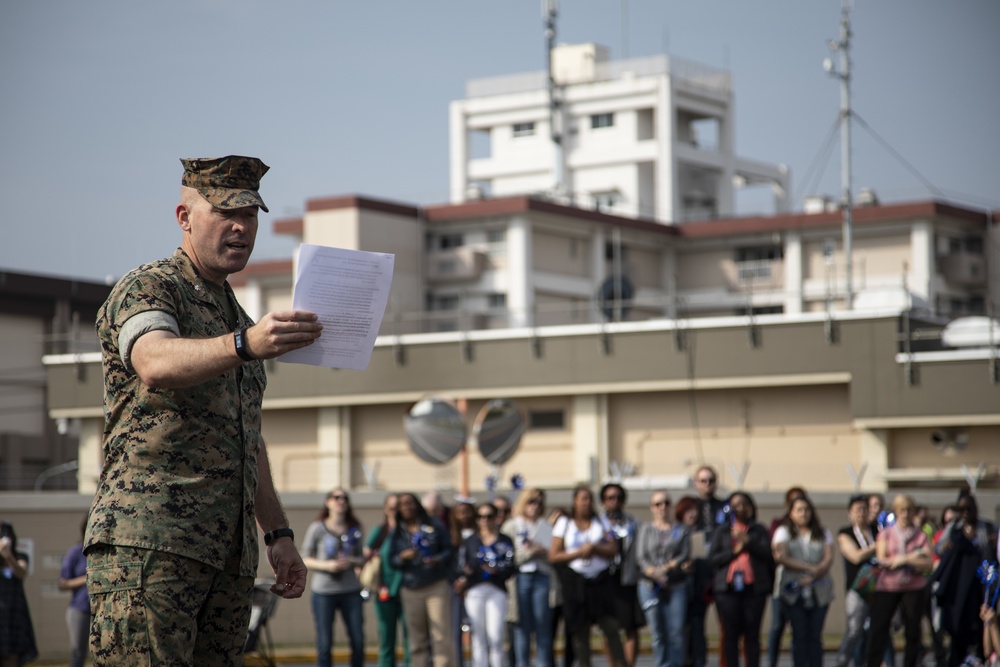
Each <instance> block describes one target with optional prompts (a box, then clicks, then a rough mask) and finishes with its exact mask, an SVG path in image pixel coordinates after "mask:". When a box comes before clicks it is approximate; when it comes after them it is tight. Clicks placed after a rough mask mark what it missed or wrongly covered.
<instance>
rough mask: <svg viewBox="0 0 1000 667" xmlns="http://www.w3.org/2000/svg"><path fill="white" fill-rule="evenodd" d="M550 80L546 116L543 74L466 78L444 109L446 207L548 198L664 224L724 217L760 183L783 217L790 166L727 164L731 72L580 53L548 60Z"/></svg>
mask: <svg viewBox="0 0 1000 667" xmlns="http://www.w3.org/2000/svg"><path fill="white" fill-rule="evenodd" d="M552 78H553V80H554V82H555V88H554V98H555V101H556V104H555V105H552V109H553V110H552V111H551V113H550V95H549V92H548V85H547V84H548V73H547V72H530V73H526V74H517V75H512V76H502V77H494V78H489V79H477V80H473V81H470V82H469V84H468V86H467V91H466V99H464V100H458V101H454V102H452V104H451V119H450V132H451V155H450V161H451V186H450V191H451V202H452V203H460V202H463V201H468V200H472V199H477V198H481V197H484V196H487V197H505V196H509V195H523V194H533V195H538V194H545V195H547V196H550V197H554V198H555V199H556V200H557V201H561V202H564V203H572V204H575V205H577V206H582V207H585V208H599V209H601V210H606V211H611V212H614V213H616V214H620V215H628V216H634V217H637V218H644V219H649V220H655V221H657V222H660V223H665V224H672V223H677V222H685V221H688V220H702V219H709V218H717V217H729V216H732V215H733V214H734V213H735V210H734V208H735V205H734V198H735V188H736V184H739V185H740V186H741V187H743V186H747V185H757V184H764V185H768V186H770V187H772V188H773V190H774V202H775V203H774V209H775V212H777V213H780V212H784V211H786V210H787V206H788V192H789V186H790V183H789V180H790V179H789V173H788V170H787V168H786V167H784V166H783V165H769V164H763V163H760V162H755V161H753V160H747V159H744V158H739V157H737V156H736V154H735V151H734V141H733V124H734V120H733V118H734V109H733V92H732V86H731V81H730V74H729V72H726V71H724V70H719V69H715V68H711V67H708V66H705V65H701V64H698V63H693V62H687V61H683V60H680V59H677V58H672V57H667V56H655V57H650V58H638V59H632V60H622V61H609V60H608V52H607V49H606V48H604V47H601V46H598V45H596V44H578V45H563V46H558V47H556V48H555V49H554V50H553V52H552ZM554 135H555V136H559V137H561V141H559V142H556V141H554V140H553V136H554Z"/></svg>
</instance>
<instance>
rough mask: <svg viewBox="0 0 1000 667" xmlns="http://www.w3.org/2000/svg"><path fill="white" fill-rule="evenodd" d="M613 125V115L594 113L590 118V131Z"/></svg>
mask: <svg viewBox="0 0 1000 667" xmlns="http://www.w3.org/2000/svg"><path fill="white" fill-rule="evenodd" d="M614 124H615V115H614V114H613V113H595V114H593V115H592V116H591V117H590V129H592V130H596V129H598V128H601V127H612V126H614Z"/></svg>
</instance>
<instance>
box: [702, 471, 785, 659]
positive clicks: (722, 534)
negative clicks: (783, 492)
mask: <svg viewBox="0 0 1000 667" xmlns="http://www.w3.org/2000/svg"><path fill="white" fill-rule="evenodd" d="M729 507H730V509H731V511H730V521H729V524H728V526H727V525H726V524H722V525H720V526H719V527H718V528H716V530H715V533H714V534H713V535H712V547H711V549H709V563H710V564H711V566H712V568H713V570H714V575H713V580H712V590H713V592H714V593H715V606H716V609H717V610H718V612H719V620H720V621H721V623H722V626H723V630H724V635H725V639H724V640H723V646H722V650H723V652H724V654H725V658H726V665H727V666H728V667H738V666H739V659H740V655H739V654H740V651H739V645H740V637H743V642H744V647H745V655H746V667H758V666H759V665H760V622H761V619H762V618H763V616H764V606H765V604H766V603H767V597H768V595H770V593H771V587H772V585H773V583H774V575H773V571H774V561H773V559H772V557H771V541H770V539H769V538H768V534H767V528H765V527H764V526H762V525H761V524H759V523H757V505H756V504H755V503H754V501H753V498H752V497H751V496H750V494H748V493H745V492H743V491H737V492H736V493H734V494H732V495H731V496H729Z"/></svg>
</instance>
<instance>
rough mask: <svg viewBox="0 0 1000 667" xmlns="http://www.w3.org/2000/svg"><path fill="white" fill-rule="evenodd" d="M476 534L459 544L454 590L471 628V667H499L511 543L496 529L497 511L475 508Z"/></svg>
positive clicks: (488, 506)
mask: <svg viewBox="0 0 1000 667" xmlns="http://www.w3.org/2000/svg"><path fill="white" fill-rule="evenodd" d="M476 528H477V530H476V532H474V533H473V534H472V535H470V536H469V537H468V538H466V540H465V542H463V543H462V553H463V558H462V561H463V562H464V563H465V565H464V568H463V572H462V574H461V576H459V577H458V579H457V580H456V581H455V590H456V592H458V593H459V594H460V595H464V597H465V611H466V613H467V614H468V615H469V623H470V625H471V626H472V667H490V665H491V664H492V665H494V667H502V665H503V664H504V660H503V640H504V633H505V630H506V628H507V622H506V619H507V579H509V578H510V577H511V576H512V575H513V574H514V572H515V570H514V543H513V542H512V541H511V539H510V538H509V537H507V536H506V535H504V534H503V533H501V532H500V529H499V528H498V527H497V508H496V507H495V506H494V505H493V504H492V503H483V504H482V505H480V506H479V507H477V508H476Z"/></svg>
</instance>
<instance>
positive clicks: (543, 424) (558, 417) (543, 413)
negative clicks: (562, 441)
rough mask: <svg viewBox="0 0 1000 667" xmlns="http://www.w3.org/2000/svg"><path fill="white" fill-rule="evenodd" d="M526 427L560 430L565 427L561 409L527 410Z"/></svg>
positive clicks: (564, 415)
mask: <svg viewBox="0 0 1000 667" xmlns="http://www.w3.org/2000/svg"><path fill="white" fill-rule="evenodd" d="M528 428H529V429H531V430H562V429H565V428H566V413H565V412H564V411H563V410H529V411H528Z"/></svg>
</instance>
